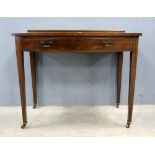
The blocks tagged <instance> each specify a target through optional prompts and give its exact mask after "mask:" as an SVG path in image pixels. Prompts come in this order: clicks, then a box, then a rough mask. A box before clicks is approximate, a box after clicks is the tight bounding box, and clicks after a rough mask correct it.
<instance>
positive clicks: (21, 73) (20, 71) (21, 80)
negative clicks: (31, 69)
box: [16, 37, 27, 128]
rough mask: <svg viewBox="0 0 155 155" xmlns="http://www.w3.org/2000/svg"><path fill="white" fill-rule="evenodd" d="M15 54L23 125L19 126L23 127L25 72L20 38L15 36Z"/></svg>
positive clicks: (24, 119) (25, 120) (25, 114)
mask: <svg viewBox="0 0 155 155" xmlns="http://www.w3.org/2000/svg"><path fill="white" fill-rule="evenodd" d="M16 56H17V68H18V76H19V88H20V98H21V106H22V118H23V125H22V126H21V128H25V126H26V124H27V112H26V91H25V72H24V53H23V51H21V48H20V39H19V38H18V37H17V38H16Z"/></svg>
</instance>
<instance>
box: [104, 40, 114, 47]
mask: <svg viewBox="0 0 155 155" xmlns="http://www.w3.org/2000/svg"><path fill="white" fill-rule="evenodd" d="M103 44H104V46H105V47H110V46H112V44H113V42H112V41H103Z"/></svg>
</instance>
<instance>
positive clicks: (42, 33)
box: [12, 30, 142, 37]
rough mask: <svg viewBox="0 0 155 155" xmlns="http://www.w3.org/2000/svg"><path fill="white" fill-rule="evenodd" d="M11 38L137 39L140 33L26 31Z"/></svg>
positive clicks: (122, 31) (118, 31)
mask: <svg viewBox="0 0 155 155" xmlns="http://www.w3.org/2000/svg"><path fill="white" fill-rule="evenodd" d="M12 35H13V36H25V37H28V36H31V37H45V36H49V37H50V36H52V37H53V36H60V37H62V36H63V37H76V36H92V37H93V36H95V37H97V36H99V37H106V36H107V37H122V36H128V37H138V36H141V35H142V33H127V32H125V31H124V30H28V31H27V32H25V33H13V34H12Z"/></svg>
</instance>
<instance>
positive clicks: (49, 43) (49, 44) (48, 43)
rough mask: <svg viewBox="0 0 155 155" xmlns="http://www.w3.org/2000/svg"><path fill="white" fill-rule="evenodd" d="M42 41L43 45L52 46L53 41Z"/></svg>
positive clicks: (45, 46)
mask: <svg viewBox="0 0 155 155" xmlns="http://www.w3.org/2000/svg"><path fill="white" fill-rule="evenodd" d="M40 43H41V44H42V47H44V48H49V47H51V44H52V41H49V42H47V43H46V42H44V41H41V42H40Z"/></svg>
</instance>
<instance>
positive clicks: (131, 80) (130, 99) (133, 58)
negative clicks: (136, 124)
mask: <svg viewBox="0 0 155 155" xmlns="http://www.w3.org/2000/svg"><path fill="white" fill-rule="evenodd" d="M137 52H138V51H137V49H136V50H135V51H131V52H130V75H129V97H128V120H127V124H126V128H129V127H130V124H131V121H132V111H133V102H134V90H135V78H136V65H137V54H138V53H137Z"/></svg>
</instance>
